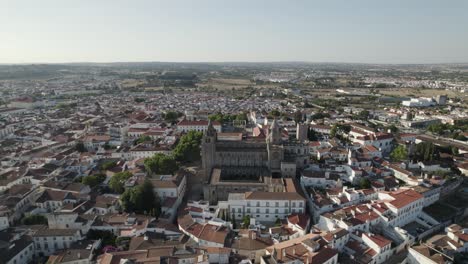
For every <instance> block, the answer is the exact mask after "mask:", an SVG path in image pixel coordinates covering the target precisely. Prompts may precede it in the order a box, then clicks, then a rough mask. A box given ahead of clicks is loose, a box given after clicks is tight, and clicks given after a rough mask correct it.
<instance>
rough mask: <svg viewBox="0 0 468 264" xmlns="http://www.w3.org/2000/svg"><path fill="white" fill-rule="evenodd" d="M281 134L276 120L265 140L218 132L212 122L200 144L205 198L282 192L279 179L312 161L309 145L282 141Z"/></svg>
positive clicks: (294, 172) (220, 198) (291, 174)
mask: <svg viewBox="0 0 468 264" xmlns="http://www.w3.org/2000/svg"><path fill="white" fill-rule="evenodd" d="M282 131H283V130H282V128H281V127H280V125H279V124H278V122H277V121H276V120H274V121H273V122H272V124H271V126H270V127H269V128H268V130H267V131H266V132H267V133H266V136H265V137H253V136H244V135H243V134H241V133H218V132H217V131H216V130H215V129H214V127H213V125H212V124H211V122H210V123H209V125H208V129H207V130H206V132H205V134H204V136H203V140H202V145H201V154H202V163H203V170H204V173H205V181H206V183H207V184H206V185H205V190H204V194H205V199H208V200H209V201H211V202H216V201H218V200H226V199H227V196H228V194H229V193H232V192H246V191H270V192H273V191H281V190H280V189H281V188H282V184H281V182H282V181H281V180H280V179H281V178H282V177H295V176H296V170H297V169H299V168H302V167H303V166H305V165H307V164H308V161H309V149H308V147H307V145H305V144H303V143H301V142H297V141H291V142H290V141H287V140H283V138H282ZM233 134H239V136H236V135H233Z"/></svg>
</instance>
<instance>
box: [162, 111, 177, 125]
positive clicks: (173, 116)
mask: <svg viewBox="0 0 468 264" xmlns="http://www.w3.org/2000/svg"><path fill="white" fill-rule="evenodd" d="M179 116H180V115H179V113H177V112H173V111H168V112H167V113H166V114H165V115H164V120H166V121H167V122H171V123H174V122H176V121H177V119H178V118H179Z"/></svg>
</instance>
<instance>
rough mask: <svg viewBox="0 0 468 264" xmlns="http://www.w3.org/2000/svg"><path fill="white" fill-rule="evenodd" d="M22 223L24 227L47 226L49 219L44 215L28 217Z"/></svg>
mask: <svg viewBox="0 0 468 264" xmlns="http://www.w3.org/2000/svg"><path fill="white" fill-rule="evenodd" d="M21 222H22V223H23V225H47V218H46V217H45V216H43V215H28V216H26V217H24V218H23V219H22V220H21Z"/></svg>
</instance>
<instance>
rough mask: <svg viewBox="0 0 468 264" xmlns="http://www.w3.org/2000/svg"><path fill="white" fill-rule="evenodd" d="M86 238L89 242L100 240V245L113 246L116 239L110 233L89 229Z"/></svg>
mask: <svg viewBox="0 0 468 264" xmlns="http://www.w3.org/2000/svg"><path fill="white" fill-rule="evenodd" d="M86 238H87V239H89V240H98V239H101V240H102V245H104V246H115V240H116V238H117V237H116V236H115V235H114V233H112V231H108V230H95V229H90V230H89V231H88V233H87V234H86Z"/></svg>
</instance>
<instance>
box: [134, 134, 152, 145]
mask: <svg viewBox="0 0 468 264" xmlns="http://www.w3.org/2000/svg"><path fill="white" fill-rule="evenodd" d="M147 141H152V138H151V137H150V136H148V135H142V136H140V137H139V138H138V139H137V140H135V145H138V144H140V143H143V142H147Z"/></svg>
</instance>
